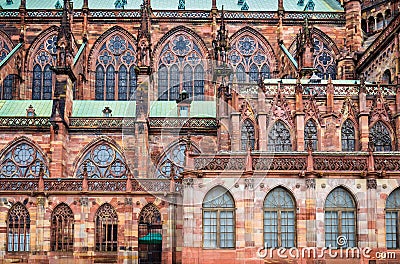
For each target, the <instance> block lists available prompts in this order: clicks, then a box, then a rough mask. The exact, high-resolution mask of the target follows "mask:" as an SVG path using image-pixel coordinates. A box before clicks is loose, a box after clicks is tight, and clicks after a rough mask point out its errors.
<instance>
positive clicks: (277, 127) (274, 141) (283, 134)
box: [268, 120, 292, 152]
mask: <svg viewBox="0 0 400 264" xmlns="http://www.w3.org/2000/svg"><path fill="white" fill-rule="evenodd" d="M291 150H292V142H291V140H290V132H289V129H287V127H286V125H285V124H284V123H283V122H282V121H280V120H278V121H276V122H275V124H274V125H273V126H272V128H271V130H270V131H269V133H268V151H272V152H282V151H291Z"/></svg>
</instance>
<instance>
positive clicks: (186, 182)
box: [182, 178, 194, 188]
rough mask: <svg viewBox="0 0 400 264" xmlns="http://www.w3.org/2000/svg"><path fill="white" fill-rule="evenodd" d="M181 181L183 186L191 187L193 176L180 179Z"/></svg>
mask: <svg viewBox="0 0 400 264" xmlns="http://www.w3.org/2000/svg"><path fill="white" fill-rule="evenodd" d="M182 183H183V186H184V187H185V188H193V184H194V180H193V178H186V179H183V180H182Z"/></svg>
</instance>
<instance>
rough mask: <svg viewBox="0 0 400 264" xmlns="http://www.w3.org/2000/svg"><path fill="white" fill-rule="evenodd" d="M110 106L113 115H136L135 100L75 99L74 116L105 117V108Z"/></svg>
mask: <svg viewBox="0 0 400 264" xmlns="http://www.w3.org/2000/svg"><path fill="white" fill-rule="evenodd" d="M106 106H108V107H109V108H110V109H111V110H112V112H111V116H112V117H135V115H136V102H135V101H86V100H85V101H74V104H73V109H72V117H103V112H102V111H103V109H104V108H105V107H106Z"/></svg>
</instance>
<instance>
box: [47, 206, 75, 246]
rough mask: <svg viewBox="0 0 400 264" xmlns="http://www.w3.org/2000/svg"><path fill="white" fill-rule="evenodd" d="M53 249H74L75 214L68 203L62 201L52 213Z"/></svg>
mask: <svg viewBox="0 0 400 264" xmlns="http://www.w3.org/2000/svg"><path fill="white" fill-rule="evenodd" d="M50 234H51V239H50V246H51V251H73V249H74V214H73V213H72V210H71V208H69V206H68V205H66V204H64V203H61V204H59V205H57V207H56V208H54V210H53V213H52V214H51V231H50Z"/></svg>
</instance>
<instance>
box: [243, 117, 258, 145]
mask: <svg viewBox="0 0 400 264" xmlns="http://www.w3.org/2000/svg"><path fill="white" fill-rule="evenodd" d="M241 138H242V140H241V143H242V150H244V151H246V150H247V147H248V146H249V147H250V149H251V150H254V149H255V145H256V135H255V130H254V125H253V123H252V122H251V121H250V120H249V119H246V120H244V121H243V124H242V136H241Z"/></svg>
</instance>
